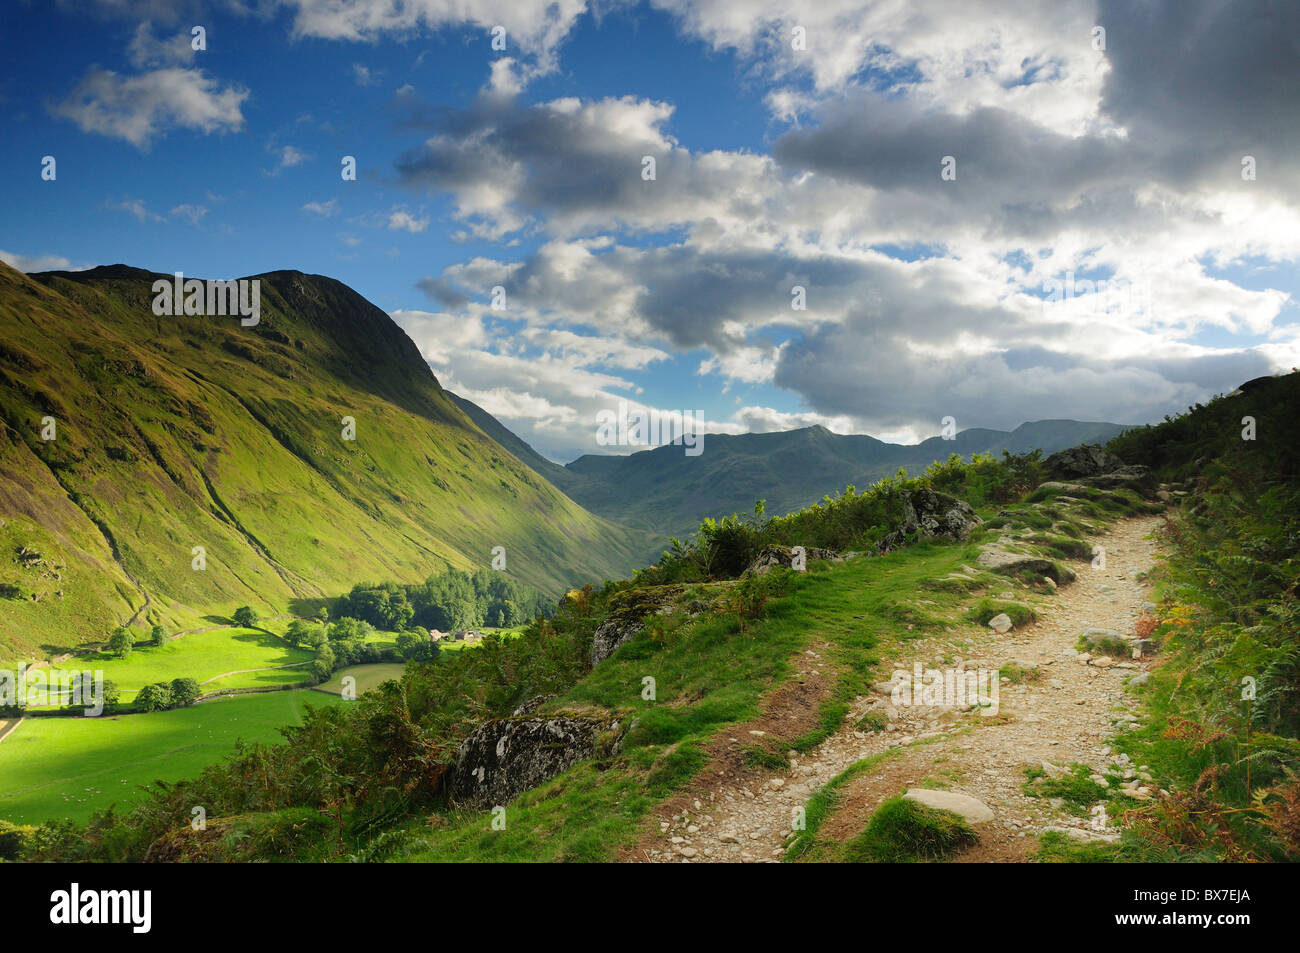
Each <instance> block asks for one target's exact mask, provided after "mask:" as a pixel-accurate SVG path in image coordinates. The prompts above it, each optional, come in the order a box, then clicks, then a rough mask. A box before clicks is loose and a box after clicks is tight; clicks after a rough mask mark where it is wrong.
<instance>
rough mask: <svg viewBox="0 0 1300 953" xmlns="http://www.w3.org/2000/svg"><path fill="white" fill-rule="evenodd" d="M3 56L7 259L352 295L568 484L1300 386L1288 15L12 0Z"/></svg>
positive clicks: (1167, 5) (1062, 5)
mask: <svg viewBox="0 0 1300 953" xmlns="http://www.w3.org/2000/svg"><path fill="white" fill-rule="evenodd" d="M0 62H2V63H3V64H4V66H3V67H0V122H3V128H4V130H5V136H4V139H5V147H4V149H3V150H0V175H2V176H3V185H0V259H3V260H4V261H7V262H9V263H10V264H12V265H14V266H15V267H18V268H20V269H22V270H24V271H28V272H33V271H41V270H48V269H58V268H76V269H80V268H88V267H94V266H96V265H101V264H113V263H117V262H122V263H125V264H129V265H133V266H137V267H142V268H148V269H151V270H154V271H159V272H175V271H182V272H184V273H185V274H186V275H187V276H193V277H201V278H234V277H242V276H247V275H252V274H257V273H262V272H267V271H274V270H278V269H297V270H300V271H303V272H307V273H314V274H322V275H328V276H330V277H333V278H337V279H338V280H340V281H342V282H344V283H346V284H348V285H350V286H351V287H353V288H355V289H356V290H357V291H358V292H360V293H361V294H362V295H364V296H365V297H367V298H368V299H369V300H371V301H372V302H374V303H375V304H376V305H378V306H379V307H381V308H383V309H384V310H385V311H387V312H388V313H389V314H390V315H391V316H392V317H393V319H394V320H395V321H397V322H398V323H399V324H400V325H401V326H402V327H403V328H404V329H405V330H406V332H407V333H408V334H409V335H410V336H411V338H412V340H413V341H415V343H416V344H417V345H418V346H419V348H420V351H421V353H422V354H423V356H424V357H425V359H426V360H427V361H428V362H429V364H430V367H431V368H432V369H433V371H434V373H435V374H436V375H437V377H438V379H439V381H440V382H441V383H442V385H443V386H444V387H446V388H448V389H450V390H453V391H455V392H456V393H458V394H461V395H462V396H464V397H467V398H469V399H470V400H473V401H475V402H476V403H478V404H479V405H480V406H482V407H483V408H484V409H486V410H487V411H488V412H490V413H492V414H493V415H495V416H496V417H497V418H498V419H500V420H501V421H502V422H503V423H504V424H506V426H508V427H510V428H511V429H512V430H514V431H515V432H516V433H518V434H519V435H520V436H521V437H523V438H524V439H525V440H526V441H528V442H529V443H531V444H532V445H533V446H534V447H536V448H537V449H538V450H539V451H540V452H542V453H543V454H545V455H546V456H548V457H550V458H552V459H555V460H558V461H561V462H564V461H567V460H571V459H573V458H575V457H577V456H579V455H580V454H582V453H588V452H626V451H627V450H628V449H635V448H619V447H604V446H598V445H597V441H596V434H597V421H598V415H599V414H600V412H601V411H608V410H611V409H614V408H616V407H617V406H618V404H619V402H620V401H626V402H627V403H628V404H629V406H631V407H632V408H638V407H639V408H655V409H658V410H661V411H666V412H672V411H678V412H683V413H686V414H690V413H697V414H699V417H700V419H702V420H704V421H705V422H706V423H705V425H704V429H705V430H707V431H708V432H715V433H743V432H765V431H771V430H786V429H792V428H795V427H804V426H809V425H813V424H820V425H822V426H825V427H828V428H829V429H831V430H833V431H836V432H839V433H869V434H872V435H874V436H877V437H880V438H881V439H885V440H891V441H895V442H904V443H912V442H916V441H919V440H921V439H924V438H926V437H929V436H933V435H935V434H937V433H939V432H940V430H941V428H942V427H943V420H944V418H945V417H949V416H951V417H953V418H954V419H955V421H956V424H957V427H958V429H965V428H967V427H992V428H999V429H1011V428H1014V427H1015V426H1017V425H1018V424H1020V423H1022V422H1024V421H1027V420H1039V419H1045V418H1056V417H1068V418H1074V419H1083V420H1108V421H1114V422H1119V423H1143V422H1149V421H1155V420H1159V419H1160V418H1162V417H1163V416H1164V415H1166V414H1172V413H1177V412H1179V411H1181V410H1184V409H1186V408H1187V407H1188V406H1189V405H1191V404H1192V403H1194V402H1197V401H1202V400H1205V399H1207V398H1208V397H1210V396H1213V395H1214V394H1216V393H1225V392H1228V391H1230V390H1232V389H1233V388H1234V387H1235V386H1236V385H1237V384H1239V383H1241V382H1243V381H1245V380H1248V379H1250V378H1253V377H1257V376H1260V375H1263V374H1268V373H1276V372H1281V371H1287V370H1290V369H1291V368H1292V367H1294V366H1300V307H1298V306H1297V295H1298V294H1300V278H1298V274H1300V272H1298V271H1297V262H1298V260H1300V4H1296V3H1294V2H1292V0H1276V2H1269V0H1258V2H1252V0H1244V2H1242V0H1236V2H1226V0H1225V2H1216V0H1150V2H1145V0H1114V2H1112V0H1098V2H1070V0H1067V2H1062V0H1010V2H1005V0H1004V2H999V3H983V2H979V0H941V2H939V0H936V2H923V0H878V2H868V0H856V2H849V0H780V2H776V0H743V2H742V0H697V2H687V0H650V2H641V3H631V2H619V0H608V2H587V0H482V2H474V0H176V2H162V0H130V2H128V0H39V2H38V0H7V2H6V3H5V4H4V6H3V12H0ZM47 157H52V158H53V160H54V161H53V164H52V169H53V174H52V177H50V172H49V170H50V168H51V164H50V163H49V161H48V159H47ZM345 157H352V158H353V159H354V160H355V167H356V175H355V178H354V179H345V178H344V176H343V170H344V159H345ZM494 289H497V290H496V291H495V292H494Z"/></svg>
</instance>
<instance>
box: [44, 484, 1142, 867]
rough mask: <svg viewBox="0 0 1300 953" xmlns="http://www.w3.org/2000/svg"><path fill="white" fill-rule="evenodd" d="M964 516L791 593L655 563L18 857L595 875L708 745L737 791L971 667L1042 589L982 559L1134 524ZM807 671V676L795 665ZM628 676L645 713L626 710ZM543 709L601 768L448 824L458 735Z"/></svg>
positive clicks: (866, 519)
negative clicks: (903, 673) (950, 665)
mask: <svg viewBox="0 0 1300 953" xmlns="http://www.w3.org/2000/svg"><path fill="white" fill-rule="evenodd" d="M1006 470H1007V467H1006V466H1005V465H1004V464H1003V463H1001V462H1000V461H999V462H993V463H987V464H980V465H977V466H971V465H966V466H962V467H951V468H948V470H947V471H946V472H945V473H944V474H942V476H943V477H944V479H945V480H946V481H948V482H949V483H950V484H951V485H949V488H950V489H963V488H964V489H965V490H969V491H972V493H973V498H976V499H979V498H981V496H982V495H984V493H985V491H987V490H989V489H991V488H994V487H999V486H1005V481H1004V480H1002V479H1001V478H1003V477H1009V476H1011V474H1009V473H1007V472H1004V471H1006ZM952 481H956V482H955V483H952ZM927 483H928V480H927V479H926V478H922V479H921V480H917V481H908V482H907V484H906V485H905V484H904V483H903V482H902V481H889V482H888V483H886V484H883V485H881V486H880V487H878V488H876V489H875V490H874V491H869V492H868V493H867V494H863V495H861V496H859V497H856V498H855V499H854V500H852V501H848V502H846V503H844V504H841V505H840V506H837V507H835V508H819V509H817V510H815V511H809V512H807V513H805V514H803V516H804V518H803V519H802V520H796V521H795V522H796V523H797V524H798V525H797V526H796V525H795V524H794V523H792V524H791V525H790V526H789V527H784V526H781V525H778V526H775V527H769V529H768V530H766V531H762V535H763V538H765V539H766V538H768V537H769V536H770V537H771V538H772V539H775V540H783V539H784V540H785V541H786V542H788V539H786V535H787V533H798V534H807V533H811V534H812V535H813V536H814V537H815V536H816V535H817V534H818V532H831V531H836V532H838V531H848V532H850V533H851V537H850V539H851V542H853V543H854V545H857V544H859V543H860V544H862V548H866V543H868V542H869V541H870V540H871V539H873V538H875V537H876V536H877V535H878V534H879V532H880V531H881V530H882V528H883V527H882V526H880V525H878V523H877V522H876V518H877V515H878V514H879V513H881V512H884V511H885V510H887V509H888V508H889V507H888V506H887V504H888V503H889V502H890V501H895V502H896V500H897V495H898V493H899V492H900V491H901V490H903V489H904V488H906V487H912V488H919V487H921V486H924V485H927ZM980 509H981V510H982V512H983V514H984V516H985V517H990V518H991V517H993V516H995V515H997V516H999V517H1000V518H999V519H998V520H997V521H996V523H995V522H994V521H993V520H991V519H990V520H989V521H988V522H986V523H985V524H983V525H982V526H979V527H977V528H976V529H975V531H974V533H973V534H972V536H971V537H970V539H968V540H967V541H966V542H963V543H954V544H943V543H939V542H921V543H918V544H915V545H911V546H908V547H906V548H904V549H900V550H896V551H894V552H891V553H889V554H887V555H884V556H881V557H878V558H865V557H864V558H858V559H853V560H848V561H845V562H843V563H839V564H830V563H825V562H819V561H816V560H813V561H810V563H809V565H808V571H807V572H806V573H794V572H790V571H788V570H784V569H778V570H773V571H772V572H770V573H768V574H767V575H765V576H755V577H751V578H750V579H747V580H736V579H734V578H717V579H708V580H702V581H697V582H685V583H683V582H673V583H669V584H660V583H658V582H657V581H656V580H658V579H659V578H660V577H665V576H668V577H672V578H674V579H678V578H680V577H682V576H683V575H684V574H689V573H688V572H687V570H688V569H689V565H688V563H691V562H692V560H693V558H694V557H689V556H676V557H667V558H666V559H665V561H664V562H663V563H661V565H660V567H659V568H658V569H657V570H655V571H653V572H650V571H647V572H643V573H641V574H639V575H638V577H637V578H636V579H632V580H627V581H624V582H618V583H611V584H609V585H607V586H606V587H604V588H603V589H601V590H594V591H593V590H587V591H585V592H575V593H572V594H571V595H570V596H569V597H568V598H566V599H565V600H564V602H563V603H562V606H561V608H560V611H559V612H558V613H557V615H556V617H555V618H554V619H552V620H541V621H537V622H534V623H533V624H532V625H530V626H529V627H527V629H526V630H525V631H524V632H523V633H521V634H520V635H519V636H517V637H516V638H512V639H508V640H503V639H497V638H489V639H487V640H485V642H484V643H483V644H482V645H481V646H479V647H478V648H475V649H474V650H472V651H467V652H462V653H459V654H458V655H457V656H456V657H455V658H445V659H439V660H438V661H437V662H435V663H433V664H427V665H421V664H410V665H408V666H407V668H406V671H405V673H404V675H403V678H402V685H401V686H400V687H399V686H397V685H395V684H389V685H388V686H383V687H380V688H379V689H376V690H375V691H372V692H369V693H367V694H366V695H365V696H363V697H362V698H361V699H359V700H358V701H357V702H355V703H353V704H350V705H345V706H336V707H334V708H332V709H329V710H327V711H323V712H319V713H315V714H309V715H308V716H306V717H305V719H304V720H305V724H304V727H303V728H302V729H297V730H293V731H291V732H289V733H288V734H287V736H286V743H284V744H281V745H277V746H274V747H270V748H259V749H256V750H250V751H248V752H245V753H243V754H241V755H238V756H236V757H235V758H234V759H232V760H231V761H228V762H227V763H225V764H223V765H219V766H213V767H211V768H209V769H208V770H207V771H206V772H205V773H204V774H203V776H202V777H201V778H198V779H195V780H194V781H191V782H185V783H183V784H180V785H178V786H175V787H170V786H167V787H163V786H156V787H155V788H153V789H152V790H151V791H150V792H149V793H148V794H146V795H142V796H139V797H138V798H137V802H138V803H137V805H136V806H134V807H129V806H124V807H123V810H122V812H121V813H119V814H117V815H114V816H105V817H103V818H101V819H100V820H98V821H95V822H92V824H91V826H90V829H88V830H87V829H81V828H75V827H73V828H60V829H46V830H45V831H44V832H43V833H42V834H41V835H40V836H34V837H33V839H32V841H31V843H32V844H33V845H35V846H34V850H33V853H32V854H31V857H30V859H70V858H72V857H76V858H79V859H92V858H93V859H102V860H110V859H111V860H139V859H144V858H146V857H152V858H158V857H166V858H168V859H191V860H232V859H242V860H247V859H271V858H272V857H275V858H278V859H287V858H295V859H300V860H301V859H311V860H323V859H345V858H348V857H351V858H353V859H359V860H403V859H407V860H434V859H436V860H449V859H476V860H570V861H572V860H610V859H614V858H615V857H616V856H617V855H618V853H619V852H620V851H621V850H623V849H625V848H627V847H628V846H629V845H631V844H632V843H633V842H634V841H635V840H636V838H637V836H638V832H639V831H641V830H642V829H643V825H644V824H645V822H646V820H647V815H648V814H649V813H650V812H651V811H652V810H653V809H655V808H656V806H658V805H660V804H661V803H662V802H663V801H664V800H665V799H666V798H668V797H671V796H673V795H674V794H675V793H677V792H680V791H681V790H682V788H683V786H684V785H686V784H687V783H688V782H690V781H691V780H692V778H695V777H697V776H699V775H700V774H701V772H702V770H703V769H704V768H705V765H706V764H708V763H709V762H710V759H711V758H713V757H715V756H716V755H717V753H718V752H719V751H720V750H721V749H722V748H725V747H726V746H727V744H728V736H733V737H734V738H739V739H744V748H743V750H739V751H737V753H736V754H737V759H738V760H737V761H736V763H735V768H736V770H743V769H744V768H746V767H747V766H751V767H752V766H768V765H770V764H772V763H774V762H778V761H779V762H780V763H782V764H784V762H785V759H786V755H787V754H788V753H789V752H790V751H794V752H802V751H808V750H810V749H812V748H813V747H815V746H816V745H817V744H819V743H820V742H821V741H822V740H824V739H825V738H826V737H828V736H829V735H830V734H831V733H833V732H835V731H836V730H838V729H839V728H840V726H841V725H842V724H843V723H844V720H845V717H846V715H847V714H848V711H849V708H850V702H851V701H852V700H853V699H855V698H857V697H859V696H861V695H863V694H864V693H866V692H867V691H869V687H870V684H871V683H872V682H874V681H877V680H879V679H881V678H884V677H886V676H887V673H888V671H889V670H890V669H891V667H892V666H893V664H894V660H895V657H896V656H897V655H898V654H899V653H903V654H906V653H908V652H910V651H911V650H910V648H909V647H910V646H911V645H913V644H914V640H916V639H917V638H918V637H921V636H923V635H925V634H927V633H929V634H936V635H937V634H938V633H947V634H948V635H951V636H952V637H953V639H954V640H955V641H956V642H960V643H963V644H962V646H961V648H960V654H961V655H962V656H963V657H970V653H971V651H973V642H974V640H975V639H977V638H987V637H988V632H989V630H988V629H987V627H986V626H984V625H983V624H982V623H983V622H984V621H985V617H984V616H981V615H973V614H972V611H973V608H976V607H974V606H972V603H973V602H974V600H975V599H976V597H977V596H978V595H981V594H988V595H991V594H994V593H998V592H1000V591H1002V590H1004V589H1008V588H1014V589H1016V590H1017V591H1018V592H1019V593H1023V595H1024V597H1025V598H1027V599H1033V598H1035V597H1036V596H1037V594H1038V590H1039V588H1040V583H1041V581H1040V580H1034V581H1033V582H1032V583H1031V582H1027V581H1025V580H1020V579H1017V578H1011V577H1007V576H998V575H994V574H993V573H991V572H987V571H984V570H967V569H966V568H965V567H966V566H967V564H971V563H975V562H977V561H978V555H979V552H980V549H981V546H982V545H983V544H985V543H987V542H990V541H992V540H993V539H995V538H997V537H999V536H1000V535H1001V534H1003V533H1011V534H1014V535H1016V536H1017V537H1018V538H1019V537H1022V536H1023V534H1025V533H1027V532H1028V531H1030V530H1031V529H1033V528H1036V527H1043V526H1059V527H1060V528H1061V529H1062V530H1063V531H1064V530H1071V531H1073V532H1075V533H1079V532H1082V531H1083V530H1082V528H1083V527H1091V528H1095V527H1096V526H1097V525H1098V524H1099V523H1102V522H1105V521H1107V520H1108V519H1111V518H1114V517H1116V516H1119V515H1122V514H1127V513H1132V512H1145V511H1147V505H1146V504H1144V503H1142V502H1141V501H1139V500H1138V499H1137V498H1136V496H1134V495H1133V494H1131V493H1130V492H1129V491H1116V492H1103V491H1089V493H1088V494H1086V498H1078V499H1057V498H1049V499H1047V500H1046V501H1045V502H1043V503H1041V504H1021V505H1016V504H1011V505H1006V504H1002V503H996V502H990V503H988V504H987V505H982V506H981V507H980ZM809 521H811V523H810V522H809ZM747 532H750V533H753V534H756V535H757V534H759V533H760V531H759V530H749V531H747ZM1021 542H1022V544H1023V543H1024V542H1025V541H1024V540H1023V539H1022V540H1021ZM1086 552H1087V550H1086V549H1085V550H1084V551H1083V553H1084V554H1085V555H1079V554H1076V555H1075V558H1083V559H1086V558H1087V556H1086ZM674 563H676V564H677V566H676V571H674V568H673V565H672V564H674ZM1062 572H1063V570H1062V569H1060V567H1058V574H1060V573H1062ZM922 592H923V593H924V599H918V595H919V594H921V593H922ZM983 602H984V603H988V602H989V600H988V599H985V600H983ZM1010 604H1011V603H1008V605H1010ZM999 605H1000V603H999ZM613 618H619V619H624V620H625V621H631V622H633V623H634V625H635V627H637V628H638V629H639V631H637V632H636V634H635V635H634V637H633V638H632V640H631V641H630V642H628V643H627V644H626V645H624V646H623V647H622V648H620V649H619V650H618V651H617V652H616V653H615V655H614V656H612V657H611V658H609V659H607V660H606V661H604V662H602V663H601V664H600V665H599V666H597V667H596V668H594V669H593V668H592V667H591V665H590V658H591V649H592V640H593V636H594V633H595V631H596V630H597V628H598V627H599V626H600V625H601V624H602V623H604V622H606V621H608V620H610V619H613ZM807 651H813V652H814V653H815V656H816V658H817V661H816V662H815V665H816V668H817V669H818V671H813V672H808V671H806V668H807V665H806V664H801V663H806V661H807V657H806V656H805V652H807ZM647 675H649V676H652V677H653V679H654V684H655V686H656V692H657V695H655V696H654V697H649V698H648V697H646V696H645V694H644V692H643V686H644V685H645V677H646V676H647ZM543 694H545V695H551V696H553V697H552V698H551V699H550V700H549V701H546V702H545V703H544V704H543V706H542V708H540V709H539V711H541V712H544V713H552V714H559V713H563V712H568V713H571V714H580V713H585V714H586V715H589V716H594V717H600V718H601V719H602V720H603V719H605V718H606V717H608V718H609V719H610V720H611V721H612V720H614V719H618V720H619V721H620V722H622V723H623V724H624V725H625V726H627V728H628V731H627V734H626V735H625V736H624V737H623V740H622V744H621V747H620V748H619V749H618V750H617V751H615V750H613V749H606V750H604V752H603V753H602V754H600V755H598V756H596V757H594V758H592V759H591V760H584V761H581V762H580V763H578V764H576V765H574V766H573V767H572V768H570V769H569V770H567V771H565V772H564V773H563V774H561V775H559V776H557V777H555V778H554V779H553V780H551V781H549V782H547V783H545V784H543V785H541V786H540V787H537V788H535V789H533V790H531V791H528V792H527V793H525V794H523V795H522V796H521V797H519V798H518V799H516V800H514V801H511V802H510V804H509V805H508V807H507V811H508V817H509V822H508V825H507V827H506V829H505V830H504V831H502V830H496V829H492V828H491V825H489V824H488V823H486V821H485V814H484V813H483V812H482V811H478V810H472V809H467V808H457V807H455V806H453V805H448V804H447V803H446V798H445V792H444V791H443V790H442V782H443V781H444V780H445V778H446V776H447V771H448V769H449V768H450V766H451V764H452V763H453V762H454V761H455V759H456V755H457V750H458V748H459V746H460V743H461V741H462V739H463V738H464V737H465V735H466V734H467V733H468V732H469V731H470V730H471V729H472V728H473V727H474V726H475V725H476V724H478V723H479V722H480V721H481V720H482V719H483V718H484V717H485V716H487V717H502V716H506V715H509V714H510V712H512V711H513V710H515V709H516V707H517V706H518V705H519V704H521V703H522V702H524V701H527V700H529V699H533V698H535V697H536V696H538V695H543ZM773 699H782V700H783V701H780V706H781V707H780V708H779V709H777V710H775V714H772V715H771V718H770V720H768V721H763V722H761V724H762V729H763V730H762V731H756V732H754V733H752V734H751V733H750V731H749V730H748V729H750V728H758V727H759V722H755V719H762V718H766V717H767V715H765V714H764V713H765V712H768V711H769V705H770V704H771V703H773ZM966 717H968V718H969V719H970V720H971V721H978V719H979V718H980V717H981V716H980V715H978V714H976V713H970V714H969V715H968V716H966ZM376 737H381V738H383V739H385V744H383V745H376V744H375V743H374V739H375V738H376ZM249 765H256V766H257V767H256V769H250V768H249ZM399 791H400V792H402V793H401V794H400V795H397V794H395V793H394V792H399ZM193 803H202V804H205V805H208V806H209V812H210V814H209V816H210V818H212V821H211V823H210V830H209V832H207V833H204V834H200V835H197V836H195V835H193V832H192V831H190V830H189V828H188V825H187V824H186V823H185V821H184V817H185V816H184V814H183V812H182V811H181V809H180V805H183V804H193ZM340 805H346V807H343V808H340V807H339V806H340ZM340 812H341V813H340ZM176 817H180V818H182V820H181V821H179V822H178V821H175V820H174V819H175V818H176ZM273 832H281V833H283V834H284V835H285V836H283V837H280V836H270V835H272V834H273ZM322 832H325V833H322Z"/></svg>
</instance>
